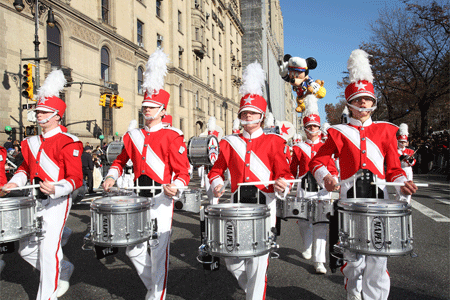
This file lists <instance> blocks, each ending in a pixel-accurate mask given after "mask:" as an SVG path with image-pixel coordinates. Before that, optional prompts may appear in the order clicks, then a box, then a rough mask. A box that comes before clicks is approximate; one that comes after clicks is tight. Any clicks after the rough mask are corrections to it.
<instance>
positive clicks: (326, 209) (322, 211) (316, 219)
mask: <svg viewBox="0 0 450 300" xmlns="http://www.w3.org/2000/svg"><path fill="white" fill-rule="evenodd" d="M311 215H312V220H313V224H317V223H330V216H333V215H334V207H333V200H323V199H320V200H312V201H311Z"/></svg>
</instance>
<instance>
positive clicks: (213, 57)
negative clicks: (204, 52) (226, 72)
mask: <svg viewBox="0 0 450 300" xmlns="http://www.w3.org/2000/svg"><path fill="white" fill-rule="evenodd" d="M215 57H216V49H214V48H212V63H213V65H215V64H216V59H215Z"/></svg>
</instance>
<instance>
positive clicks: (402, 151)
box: [398, 148, 416, 167]
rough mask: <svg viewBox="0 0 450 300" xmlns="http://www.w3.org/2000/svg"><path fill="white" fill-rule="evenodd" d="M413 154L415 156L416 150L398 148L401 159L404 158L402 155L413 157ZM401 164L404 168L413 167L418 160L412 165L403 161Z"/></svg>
mask: <svg viewBox="0 0 450 300" xmlns="http://www.w3.org/2000/svg"><path fill="white" fill-rule="evenodd" d="M413 154H414V150H412V149H408V148H403V149H401V148H398V156H399V157H400V156H402V155H408V156H412V155H413ZM400 163H401V165H402V167H412V166H414V165H415V164H416V159H414V160H413V162H412V163H410V162H409V161H407V160H406V161H405V160H403V161H401V162H400Z"/></svg>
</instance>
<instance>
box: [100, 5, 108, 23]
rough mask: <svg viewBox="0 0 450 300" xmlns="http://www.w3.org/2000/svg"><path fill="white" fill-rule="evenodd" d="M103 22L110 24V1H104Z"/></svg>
mask: <svg viewBox="0 0 450 300" xmlns="http://www.w3.org/2000/svg"><path fill="white" fill-rule="evenodd" d="M102 21H103V23H107V24H109V0H102Z"/></svg>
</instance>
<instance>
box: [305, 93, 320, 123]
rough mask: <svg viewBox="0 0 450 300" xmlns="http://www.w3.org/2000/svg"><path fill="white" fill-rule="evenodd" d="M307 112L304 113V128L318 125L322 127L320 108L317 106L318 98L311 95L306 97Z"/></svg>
mask: <svg viewBox="0 0 450 300" xmlns="http://www.w3.org/2000/svg"><path fill="white" fill-rule="evenodd" d="M304 101H305V107H306V109H305V112H304V113H303V115H304V117H303V126H304V127H305V128H306V127H307V126H308V125H317V126H319V127H320V116H319V107H318V105H317V101H318V99H317V97H316V96H314V95H312V94H309V95H308V96H306V97H305V100H304Z"/></svg>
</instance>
